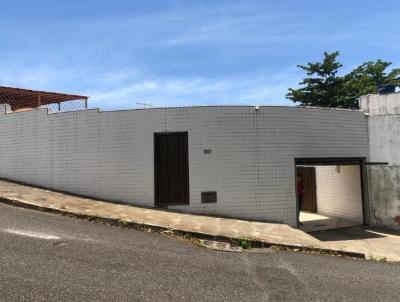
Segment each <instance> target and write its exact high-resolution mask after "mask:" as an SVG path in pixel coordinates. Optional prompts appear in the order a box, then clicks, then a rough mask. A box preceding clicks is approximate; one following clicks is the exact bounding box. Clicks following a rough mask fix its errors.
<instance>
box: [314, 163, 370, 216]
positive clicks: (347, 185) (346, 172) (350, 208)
mask: <svg viewBox="0 0 400 302" xmlns="http://www.w3.org/2000/svg"><path fill="white" fill-rule="evenodd" d="M315 172H316V173H315V174H316V183H317V212H318V213H320V214H323V215H328V216H332V217H339V218H344V219H348V220H352V221H355V222H359V223H363V210H362V193H361V178H360V167H359V166H319V167H316V168H315Z"/></svg>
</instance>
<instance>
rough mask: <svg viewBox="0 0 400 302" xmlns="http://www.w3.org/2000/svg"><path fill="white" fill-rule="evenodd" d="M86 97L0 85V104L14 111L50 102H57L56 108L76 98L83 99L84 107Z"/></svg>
mask: <svg viewBox="0 0 400 302" xmlns="http://www.w3.org/2000/svg"><path fill="white" fill-rule="evenodd" d="M88 98H89V97H87V96H83V95H74V94H65V93H56V92H48V91H40V90H30V89H21V88H13V87H6V86H0V104H9V105H10V107H11V109H12V110H14V111H15V110H20V109H25V108H39V107H41V106H43V105H50V104H58V108H60V104H61V103H64V102H70V101H78V100H79V101H83V102H84V103H85V107H87V100H88ZM72 109H76V108H72Z"/></svg>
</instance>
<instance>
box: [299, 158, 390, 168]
mask: <svg viewBox="0 0 400 302" xmlns="http://www.w3.org/2000/svg"><path fill="white" fill-rule="evenodd" d="M295 162H296V166H300V167H310V166H349V165H358V166H387V165H388V164H389V163H387V162H369V161H366V160H365V158H360V157H322V158H315V157H311V158H296V159H295Z"/></svg>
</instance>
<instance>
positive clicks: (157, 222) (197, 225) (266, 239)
mask: <svg viewBox="0 0 400 302" xmlns="http://www.w3.org/2000/svg"><path fill="white" fill-rule="evenodd" d="M0 201H3V202H7V203H11V204H15V205H19V206H25V207H30V208H37V209H42V210H50V211H56V212H60V213H66V214H68V213H70V214H74V215H78V216H84V217H97V218H103V219H108V220H116V221H121V220H123V221H126V222H129V223H134V224H138V225H145V226H147V227H156V228H161V229H173V230H177V231H181V232H187V233H194V234H202V235H205V236H212V237H223V238H236V239H239V238H250V239H252V240H255V241H259V242H263V243H266V244H276V245H283V246H291V247H304V248H310V249H330V250H336V251H343V252H348V253H361V254H366V255H374V256H377V257H385V258H386V259H387V260H389V261H400V253H398V252H397V251H396V253H393V254H390V253H388V252H387V251H386V252H385V249H384V248H383V249H382V248H380V246H379V241H376V242H374V243H373V244H372V243H371V242H370V241H363V240H364V239H358V238H357V240H356V241H355V244H352V240H350V239H349V238H347V240H345V243H343V242H342V241H343V240H342V241H340V240H337V238H336V239H335V240H330V239H329V238H322V237H321V238H319V237H318V236H317V235H315V234H313V235H310V234H308V233H306V232H304V231H302V230H299V229H295V228H292V227H290V226H288V225H286V224H280V223H268V222H255V221H247V220H241V219H230V218H220V217H210V216H204V215H194V214H185V213H177V212H171V211H165V210H158V209H151V208H142V207H137V206H132V205H123V204H115V203H111V202H107V201H101V200H97V199H91V198H84V197H78V196H75V195H70V194H66V193H60V192H55V191H51V190H47V189H43V188H37V187H32V186H28V185H24V184H20V183H15V182H11V181H5V180H0ZM320 235H321V234H320ZM321 236H322V235H321ZM379 238H380V239H381V240H382V238H383V239H385V238H386V241H387V240H388V238H389V242H390V244H392V249H393V244H395V245H396V248H397V247H399V248H400V236H396V235H392V237H387V236H385V237H383V236H380V237H379ZM386 241H384V242H385V243H386ZM367 247H368V248H369V249H368V248H367ZM371 247H376V250H373V251H371Z"/></svg>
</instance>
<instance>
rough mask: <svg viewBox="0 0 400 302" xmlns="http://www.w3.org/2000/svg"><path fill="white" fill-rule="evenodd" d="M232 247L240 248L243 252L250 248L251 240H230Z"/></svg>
mask: <svg viewBox="0 0 400 302" xmlns="http://www.w3.org/2000/svg"><path fill="white" fill-rule="evenodd" d="M232 245H234V246H238V247H241V248H242V249H244V250H247V249H250V248H251V239H250V238H244V237H242V238H232Z"/></svg>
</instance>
